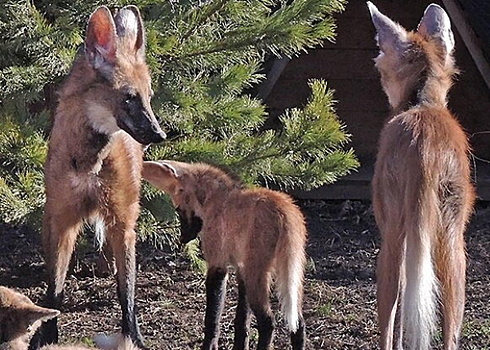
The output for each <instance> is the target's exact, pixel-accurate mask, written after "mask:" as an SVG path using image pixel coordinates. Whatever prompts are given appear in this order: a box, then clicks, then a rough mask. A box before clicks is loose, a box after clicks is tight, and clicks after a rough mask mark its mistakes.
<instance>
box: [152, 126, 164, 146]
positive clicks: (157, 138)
mask: <svg viewBox="0 0 490 350" xmlns="http://www.w3.org/2000/svg"><path fill="white" fill-rule="evenodd" d="M166 138H167V134H165V132H164V131H163V130H162V129H160V128H159V130H155V134H154V137H153V139H152V140H151V142H152V143H160V142H162V141H163V140H165V139H166Z"/></svg>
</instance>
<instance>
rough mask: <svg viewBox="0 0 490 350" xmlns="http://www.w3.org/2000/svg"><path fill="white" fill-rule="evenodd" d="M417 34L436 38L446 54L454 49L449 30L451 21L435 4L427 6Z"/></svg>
mask: <svg viewBox="0 0 490 350" xmlns="http://www.w3.org/2000/svg"><path fill="white" fill-rule="evenodd" d="M417 32H418V33H420V34H422V35H425V36H430V37H433V38H436V39H438V40H439V41H440V43H441V45H442V46H443V47H444V49H445V52H446V54H450V53H451V52H452V51H453V49H454V35H453V31H452V30H451V20H450V19H449V16H448V15H447V13H446V11H444V9H443V8H442V7H441V6H439V5H436V4H430V5H429V6H427V8H426V9H425V12H424V16H423V17H422V19H421V20H420V23H419V26H418V28H417Z"/></svg>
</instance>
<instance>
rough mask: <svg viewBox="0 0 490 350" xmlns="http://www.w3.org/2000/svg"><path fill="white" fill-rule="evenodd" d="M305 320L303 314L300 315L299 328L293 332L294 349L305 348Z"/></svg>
mask: <svg viewBox="0 0 490 350" xmlns="http://www.w3.org/2000/svg"><path fill="white" fill-rule="evenodd" d="M305 338H306V330H305V321H304V319H303V316H301V315H300V317H299V322H298V329H297V330H296V332H294V333H293V332H291V346H292V348H293V350H303V349H304V348H305Z"/></svg>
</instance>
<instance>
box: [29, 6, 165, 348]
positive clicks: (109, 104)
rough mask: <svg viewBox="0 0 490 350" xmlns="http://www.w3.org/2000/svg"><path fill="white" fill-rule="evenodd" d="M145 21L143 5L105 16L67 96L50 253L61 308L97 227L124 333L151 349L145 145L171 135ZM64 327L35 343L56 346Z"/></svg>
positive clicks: (91, 26) (53, 300)
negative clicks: (143, 288) (142, 256)
mask: <svg viewBox="0 0 490 350" xmlns="http://www.w3.org/2000/svg"><path fill="white" fill-rule="evenodd" d="M150 84H151V81H150V74H149V71H148V67H147V65H146V63H145V35H144V28H143V21H142V19H141V16H140V14H139V11H138V9H137V8H136V7H134V6H126V7H124V8H123V9H121V10H120V11H119V12H118V13H117V14H116V15H115V16H114V17H113V16H112V15H111V13H110V11H109V10H108V9H107V8H106V7H99V8H98V9H97V10H96V11H95V12H94V13H93V14H92V15H91V17H90V19H89V23H88V27H87V34H86V38H85V47H84V51H83V52H81V53H80V54H79V55H78V57H77V59H76V61H75V63H74V64H73V67H72V70H71V72H70V74H69V76H68V78H67V80H66V82H65V84H64V86H63V87H62V89H61V91H60V93H59V104H58V107H57V110H56V114H55V116H54V124H53V128H52V131H51V138H50V141H49V151H48V158H47V161H46V164H45V183H46V205H45V213H44V221H43V232H42V240H43V248H44V254H45V259H46V265H47V270H48V292H47V306H48V307H52V308H57V309H59V308H60V307H61V303H62V297H63V286H64V282H65V277H66V273H67V270H68V266H69V263H70V257H71V255H72V251H73V249H74V245H75V242H76V238H77V235H78V232H79V231H80V229H81V227H82V225H83V222H84V221H85V220H88V221H90V222H92V223H94V224H95V228H96V231H97V234H98V237H99V239H100V242H101V244H102V243H103V242H104V241H105V240H106V241H107V244H108V249H110V251H112V254H113V256H114V259H115V267H116V270H117V272H116V279H117V292H118V296H119V301H120V304H121V308H122V332H123V334H125V335H129V336H130V337H131V338H132V339H133V341H135V343H136V344H137V345H138V346H140V347H142V339H141V335H140V333H139V329H138V323H137V319H136V314H135V305H134V293H135V286H134V285H135V240H136V233H135V231H134V228H135V224H136V219H137V217H138V214H139V192H140V181H141V180H140V177H141V166H142V162H143V159H142V158H143V149H144V145H147V144H150V143H152V142H160V141H162V140H163V139H164V137H165V134H164V133H163V131H162V130H161V129H160V126H159V125H158V123H157V121H156V119H155V116H154V115H153V112H152V110H151V107H150V97H151V95H152V89H151V86H150ZM57 338H58V331H57V326H56V318H54V319H52V320H50V321H48V322H46V323H45V324H44V325H43V327H41V329H40V333H39V334H38V335H37V336H36V337H35V339H34V340H33V344H32V346H33V347H34V348H35V347H36V346H39V344H45V343H51V342H56V341H57Z"/></svg>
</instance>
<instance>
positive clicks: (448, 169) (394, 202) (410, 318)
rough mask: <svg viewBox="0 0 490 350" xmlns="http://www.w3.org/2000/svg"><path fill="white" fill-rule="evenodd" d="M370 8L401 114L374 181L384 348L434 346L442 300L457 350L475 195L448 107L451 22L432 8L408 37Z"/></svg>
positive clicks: (387, 135) (385, 134)
mask: <svg viewBox="0 0 490 350" xmlns="http://www.w3.org/2000/svg"><path fill="white" fill-rule="evenodd" d="M368 6H369V10H370V12H371V17H372V21H373V23H374V26H375V27H376V30H377V33H378V45H379V48H380V51H381V53H380V55H379V56H378V57H377V58H376V60H375V61H376V67H377V68H378V70H379V71H380V73H381V84H382V86H383V89H384V91H385V92H386V94H387V96H388V99H389V102H390V105H391V107H392V109H393V116H392V117H391V119H390V120H388V122H387V123H386V124H385V126H384V128H383V130H382V132H381V136H380V141H379V150H378V155H377V160H376V166H375V173H374V178H373V206H374V214H375V217H376V222H377V224H378V227H379V230H380V231H381V237H382V245H381V250H380V253H379V257H378V266H377V279H378V282H377V284H378V318H379V326H380V330H381V349H385V350H386V349H393V348H396V349H402V348H403V347H406V348H408V349H416V350H425V349H428V348H430V345H431V340H432V336H433V335H434V332H435V328H436V325H437V309H438V306H439V302H440V305H441V307H442V310H441V311H442V330H443V341H444V349H456V348H457V347H458V341H459V336H460V332H461V324H462V321H463V311H464V303H465V273H466V272H465V269H466V256H465V242H464V231H465V227H466V224H467V222H468V219H469V216H470V213H471V211H472V207H473V202H474V197H475V194H474V189H473V186H472V184H471V181H470V165H469V146H468V141H467V138H466V135H465V133H464V132H463V130H462V128H461V126H460V124H459V123H458V122H457V121H456V119H455V118H454V117H453V116H452V115H451V113H450V112H449V110H448V109H447V107H446V104H447V94H448V90H449V88H450V87H451V84H452V76H453V75H454V74H455V67H454V61H453V57H452V55H451V53H452V51H453V48H454V39H453V33H452V31H451V24H450V21H449V17H448V16H447V14H446V12H444V10H443V9H442V8H441V7H440V6H438V5H435V4H431V5H429V6H428V7H427V9H426V10H425V13H424V16H423V17H422V20H421V22H420V24H419V26H418V29H417V31H415V32H407V31H406V30H405V29H404V28H402V27H401V26H400V25H399V24H397V23H395V22H393V21H392V20H390V19H389V18H388V17H386V16H385V15H383V14H382V13H380V12H379V11H378V9H377V8H376V7H375V6H374V5H373V4H372V3H370V2H368Z"/></svg>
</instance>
